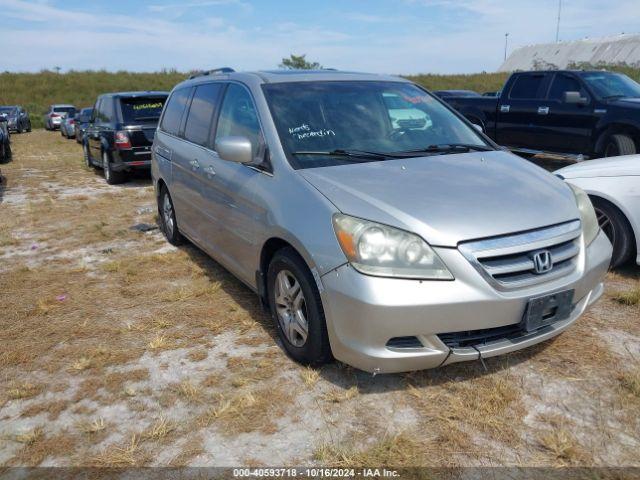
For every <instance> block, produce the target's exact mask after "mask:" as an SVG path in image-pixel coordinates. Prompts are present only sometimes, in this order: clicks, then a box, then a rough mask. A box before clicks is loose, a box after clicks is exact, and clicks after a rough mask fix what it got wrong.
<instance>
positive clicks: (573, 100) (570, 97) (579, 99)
mask: <svg viewBox="0 0 640 480" xmlns="http://www.w3.org/2000/svg"><path fill="white" fill-rule="evenodd" d="M564 103H569V104H572V105H586V104H587V103H589V99H588V98H585V97H583V96H582V95H580V92H564Z"/></svg>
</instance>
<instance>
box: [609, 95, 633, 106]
mask: <svg viewBox="0 0 640 480" xmlns="http://www.w3.org/2000/svg"><path fill="white" fill-rule="evenodd" d="M609 105H615V106H618V107H627V108H628V107H638V108H640V98H638V97H622V98H616V99H615V100H611V101H610V102H609Z"/></svg>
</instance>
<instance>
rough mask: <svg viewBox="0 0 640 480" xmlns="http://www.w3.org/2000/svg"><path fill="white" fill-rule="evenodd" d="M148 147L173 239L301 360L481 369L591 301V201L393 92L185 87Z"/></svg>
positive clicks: (337, 81) (596, 268) (164, 223)
mask: <svg viewBox="0 0 640 480" xmlns="http://www.w3.org/2000/svg"><path fill="white" fill-rule="evenodd" d="M403 111H404V112H403ZM405 113H406V114H405ZM418 113H420V115H418ZM396 117H397V118H396ZM152 151H153V153H152V176H153V182H154V186H155V190H156V194H157V200H158V211H159V218H160V226H161V229H162V231H163V232H164V234H165V236H166V237H167V239H168V240H169V241H170V242H171V243H173V244H179V243H180V242H181V241H182V239H183V237H186V238H188V239H189V240H190V241H191V242H193V243H194V244H195V245H197V246H198V247H199V248H201V249H202V250H204V251H205V252H206V253H208V254H209V255H210V256H211V257H213V258H214V259H215V260H216V261H218V262H219V263H220V264H222V265H223V266H224V267H225V268H227V269H228V270H229V271H230V272H232V273H233V274H234V275H235V276H236V277H237V278H239V279H240V280H241V281H242V282H244V283H245V284H246V285H247V286H248V287H249V288H251V289H252V290H253V291H255V292H257V294H258V295H259V296H260V298H261V299H262V301H263V303H264V304H265V306H267V307H268V308H269V310H270V312H271V315H272V318H273V321H274V323H275V326H276V329H277V332H278V335H279V338H280V339H281V341H282V344H283V347H284V348H285V350H286V351H287V353H288V354H289V355H290V356H291V357H292V358H294V359H295V360H297V361H299V362H302V363H305V364H315V365H317V364H321V363H323V362H325V361H328V360H330V359H331V358H332V357H335V358H336V359H338V360H340V361H343V362H345V363H348V364H350V365H353V366H355V367H357V368H359V369H362V370H366V371H369V372H374V373H386V372H399V371H409V370H418V369H424V368H432V367H438V366H443V365H448V364H452V363H455V362H461V361H467V360H479V359H481V358H488V357H493V356H496V355H500V354H504V353H508V352H512V351H514V350H518V349H522V348H525V347H528V346H531V345H534V344H536V343H539V342H542V341H544V340H547V339H549V338H552V337H554V336H556V335H558V334H559V333H561V332H562V331H564V330H565V329H567V327H569V326H570V325H571V324H572V323H573V322H575V321H576V320H577V319H578V318H579V317H580V316H581V315H582V314H583V313H584V312H585V310H586V309H587V308H588V307H589V306H590V305H592V304H593V303H594V302H595V301H596V300H597V299H598V298H599V297H600V296H601V295H602V293H603V289H604V287H603V278H604V276H605V274H606V272H607V267H608V265H609V260H610V257H611V244H610V243H609V240H608V239H607V237H606V236H605V235H604V233H602V232H601V231H600V229H599V227H598V223H597V219H596V217H595V213H594V210H593V207H592V205H591V203H590V202H589V199H588V197H587V196H586V194H585V193H584V192H583V191H582V190H580V189H579V188H576V187H571V186H569V185H567V184H565V183H564V182H563V181H562V180H560V179H559V178H556V177H555V176H554V175H552V174H550V173H548V172H546V171H544V170H543V169H541V168H539V167H537V166H535V165H533V164H531V163H529V162H527V161H525V160H523V159H520V158H518V157H516V156H514V155H513V154H511V153H508V152H506V151H503V150H501V149H500V148H499V147H497V146H496V145H495V144H493V143H492V142H491V141H490V140H489V139H487V138H486V137H485V136H484V135H483V134H482V133H480V132H478V131H477V130H476V129H474V128H473V126H472V125H471V124H470V123H468V122H467V121H466V120H465V119H464V118H463V117H461V116H460V115H458V114H457V113H456V112H454V111H453V110H451V109H450V108H449V107H447V106H446V105H444V104H443V103H442V102H441V101H440V100H438V99H437V98H435V97H434V96H432V95H431V94H429V93H428V92H426V91H425V90H423V89H422V88H420V87H419V86H417V85H415V84H413V83H411V82H409V81H407V80H404V79H400V78H395V77H387V76H379V75H368V74H357V73H348V72H337V71H300V72H297V71H274V72H255V73H236V72H233V71H232V70H230V69H222V70H216V71H211V72H206V73H204V74H200V75H195V76H193V77H191V78H190V79H189V80H186V81H185V82H183V83H181V84H179V85H177V86H176V87H175V88H174V90H173V92H172V94H171V96H170V98H169V100H168V102H167V104H166V105H165V107H164V110H163V116H162V118H161V121H160V124H159V127H158V131H157V134H156V136H155V140H154V144H153V150H152Z"/></svg>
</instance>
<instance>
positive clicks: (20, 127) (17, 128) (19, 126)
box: [16, 122, 24, 133]
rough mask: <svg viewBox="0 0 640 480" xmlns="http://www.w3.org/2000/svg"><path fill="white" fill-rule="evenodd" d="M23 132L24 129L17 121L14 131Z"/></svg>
mask: <svg viewBox="0 0 640 480" xmlns="http://www.w3.org/2000/svg"><path fill="white" fill-rule="evenodd" d="M22 132H24V129H23V128H22V126H21V124H20V122H18V126H17V127H16V133H22Z"/></svg>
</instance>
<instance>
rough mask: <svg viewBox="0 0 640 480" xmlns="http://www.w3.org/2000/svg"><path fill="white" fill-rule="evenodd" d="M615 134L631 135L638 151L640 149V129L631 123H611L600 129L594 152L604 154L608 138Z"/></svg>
mask: <svg viewBox="0 0 640 480" xmlns="http://www.w3.org/2000/svg"><path fill="white" fill-rule="evenodd" d="M615 134H626V135H629V136H630V137H631V138H632V139H633V141H634V142H635V144H636V149H640V127H639V126H638V125H633V124H630V123H619V122H616V123H609V124H607V125H604V126H603V127H601V128H600V129H598V131H597V134H596V138H595V145H594V152H595V153H598V154H599V153H602V151H603V150H604V147H605V144H606V142H607V140H608V138H609V137H610V136H611V135H615Z"/></svg>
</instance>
